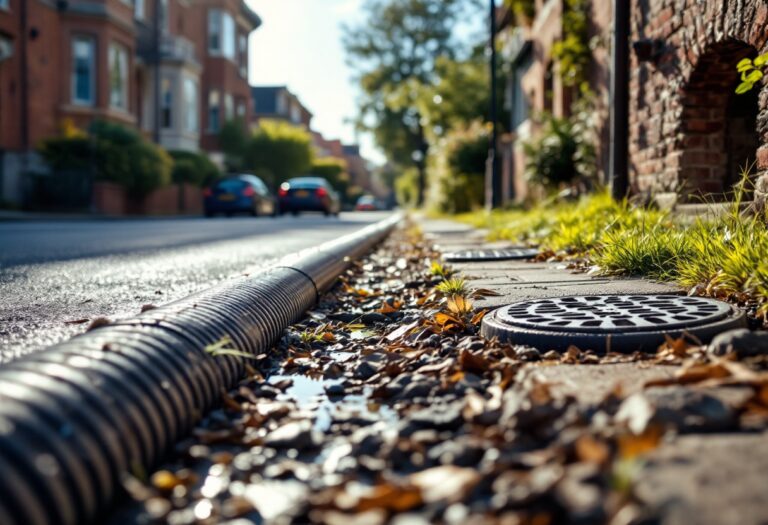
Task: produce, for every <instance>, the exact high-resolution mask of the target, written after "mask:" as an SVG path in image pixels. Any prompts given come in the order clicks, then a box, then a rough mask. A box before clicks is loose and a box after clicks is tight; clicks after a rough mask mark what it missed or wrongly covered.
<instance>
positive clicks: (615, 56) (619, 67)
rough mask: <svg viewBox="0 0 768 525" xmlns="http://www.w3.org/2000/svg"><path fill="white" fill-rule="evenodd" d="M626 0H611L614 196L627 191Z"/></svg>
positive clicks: (611, 175) (611, 166)
mask: <svg viewBox="0 0 768 525" xmlns="http://www.w3.org/2000/svg"><path fill="white" fill-rule="evenodd" d="M629 16H630V8H629V0H614V1H613V32H612V38H611V86H610V99H611V100H610V108H611V142H610V161H609V166H608V179H609V180H608V183H609V184H610V186H611V195H612V196H613V198H614V199H617V200H619V199H623V198H624V197H626V196H627V192H628V190H629Z"/></svg>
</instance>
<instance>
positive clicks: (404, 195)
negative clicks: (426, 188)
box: [395, 168, 419, 208]
mask: <svg viewBox="0 0 768 525" xmlns="http://www.w3.org/2000/svg"><path fill="white" fill-rule="evenodd" d="M418 184H419V172H418V171H417V170H416V169H415V168H410V169H407V170H405V171H403V173H402V175H400V177H398V178H397V180H395V192H396V193H397V202H399V203H400V205H401V206H404V207H406V208H413V207H415V206H417V205H418V191H419V190H418Z"/></svg>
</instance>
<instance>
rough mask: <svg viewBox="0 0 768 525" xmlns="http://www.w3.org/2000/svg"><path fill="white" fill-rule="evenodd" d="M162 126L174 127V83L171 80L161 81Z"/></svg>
mask: <svg viewBox="0 0 768 525" xmlns="http://www.w3.org/2000/svg"><path fill="white" fill-rule="evenodd" d="M160 126H161V127H163V128H166V129H167V128H172V127H173V82H171V79H170V78H164V79H162V80H161V81H160Z"/></svg>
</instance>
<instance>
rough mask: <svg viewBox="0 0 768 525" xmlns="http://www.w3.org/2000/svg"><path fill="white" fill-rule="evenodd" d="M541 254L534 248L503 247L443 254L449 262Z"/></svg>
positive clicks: (525, 257)
mask: <svg viewBox="0 0 768 525" xmlns="http://www.w3.org/2000/svg"><path fill="white" fill-rule="evenodd" d="M538 254H539V250H536V249H533V248H501V249H493V250H477V249H473V250H458V251H455V252H449V253H446V254H445V255H443V259H445V260H446V261H448V262H476V261H508V260H512V259H531V258H533V257H536V256H537V255H538Z"/></svg>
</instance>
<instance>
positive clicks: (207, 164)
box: [168, 150, 221, 186]
mask: <svg viewBox="0 0 768 525" xmlns="http://www.w3.org/2000/svg"><path fill="white" fill-rule="evenodd" d="M168 153H169V154H170V155H171V157H172V158H173V172H172V180H173V182H174V183H176V184H181V183H188V184H195V185H197V186H207V185H208V184H211V183H212V182H213V181H214V180H216V179H218V178H219V177H221V170H219V168H218V166H216V164H214V163H213V161H211V159H209V158H208V156H207V155H206V154H205V153H195V152H193V151H182V150H175V151H169V152H168Z"/></svg>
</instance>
